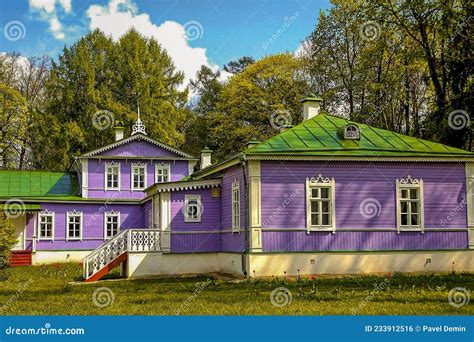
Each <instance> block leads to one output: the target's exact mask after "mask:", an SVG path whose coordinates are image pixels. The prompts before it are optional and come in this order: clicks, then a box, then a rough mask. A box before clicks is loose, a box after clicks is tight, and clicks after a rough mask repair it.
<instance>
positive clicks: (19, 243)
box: [11, 215, 26, 251]
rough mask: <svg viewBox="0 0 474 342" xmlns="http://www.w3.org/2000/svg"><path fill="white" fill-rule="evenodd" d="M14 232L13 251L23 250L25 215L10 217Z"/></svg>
mask: <svg viewBox="0 0 474 342" xmlns="http://www.w3.org/2000/svg"><path fill="white" fill-rule="evenodd" d="M11 221H12V223H13V225H14V226H15V232H16V237H17V240H16V244H15V246H13V248H12V250H14V251H23V250H24V249H25V231H26V215H21V216H18V217H15V218H11Z"/></svg>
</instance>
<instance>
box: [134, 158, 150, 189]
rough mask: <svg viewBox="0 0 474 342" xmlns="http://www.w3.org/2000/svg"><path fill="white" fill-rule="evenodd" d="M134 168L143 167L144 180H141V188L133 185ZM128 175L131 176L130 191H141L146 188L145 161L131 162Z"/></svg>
mask: <svg viewBox="0 0 474 342" xmlns="http://www.w3.org/2000/svg"><path fill="white" fill-rule="evenodd" d="M136 169H144V170H145V172H144V177H145V178H144V180H143V188H136V187H135V186H134V184H133V183H134V182H133V176H134V173H135V170H136ZM130 176H131V179H130V189H131V190H132V191H143V190H145V189H146V178H147V164H146V163H132V168H131V172H130Z"/></svg>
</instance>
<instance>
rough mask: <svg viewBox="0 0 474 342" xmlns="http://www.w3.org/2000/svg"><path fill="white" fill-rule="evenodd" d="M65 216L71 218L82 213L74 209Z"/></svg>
mask: <svg viewBox="0 0 474 342" xmlns="http://www.w3.org/2000/svg"><path fill="white" fill-rule="evenodd" d="M67 214H68V215H73V216H76V215H82V211H77V210H76V209H74V210H73V211H68V212H67Z"/></svg>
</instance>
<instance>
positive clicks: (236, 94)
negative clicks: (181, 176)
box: [209, 54, 309, 160]
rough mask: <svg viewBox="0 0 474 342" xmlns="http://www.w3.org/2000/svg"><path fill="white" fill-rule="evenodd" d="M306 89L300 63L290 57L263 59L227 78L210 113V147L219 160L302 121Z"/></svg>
mask: <svg viewBox="0 0 474 342" xmlns="http://www.w3.org/2000/svg"><path fill="white" fill-rule="evenodd" d="M308 91H309V88H308V85H307V83H306V81H305V80H304V78H303V75H302V65H301V62H300V60H298V59H297V58H295V57H294V56H292V55H290V54H280V55H274V56H269V57H266V58H263V59H261V60H259V61H258V62H256V63H255V64H252V65H250V66H248V67H247V68H246V69H245V70H244V71H243V72H241V73H239V74H236V75H234V76H233V77H231V78H230V79H229V81H228V82H227V84H226V85H225V86H224V89H223V90H222V93H221V96H220V99H219V102H218V103H217V106H216V111H215V112H214V113H212V123H211V130H210V139H209V141H210V144H209V147H211V149H214V150H215V154H214V156H215V157H216V159H217V160H222V159H224V158H226V157H228V156H229V155H232V154H234V153H236V152H237V151H240V150H242V149H243V148H244V147H245V144H246V143H247V142H248V141H249V140H250V139H252V138H253V137H256V138H258V139H260V140H263V139H266V138H268V137H270V136H272V135H274V134H275V133H277V132H278V129H279V128H280V127H281V126H282V125H284V126H286V125H289V124H297V123H299V122H301V120H302V110H301V108H302V107H301V102H300V100H301V99H302V98H303V97H304V96H306V95H307V94H308Z"/></svg>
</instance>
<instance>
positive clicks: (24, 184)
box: [0, 171, 79, 199]
mask: <svg viewBox="0 0 474 342" xmlns="http://www.w3.org/2000/svg"><path fill="white" fill-rule="evenodd" d="M78 195H79V182H78V180H77V177H76V175H75V174H71V173H67V172H66V173H65V172H45V171H0V198H2V197H4V198H12V197H20V198H38V199H40V198H46V199H49V198H63V197H76V196H78Z"/></svg>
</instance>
